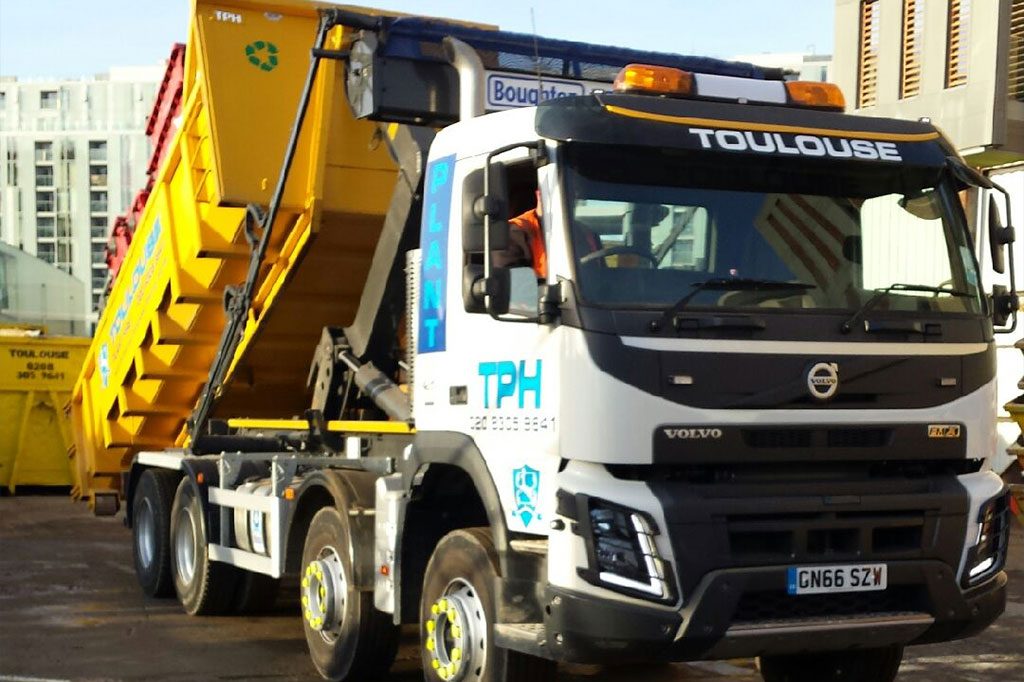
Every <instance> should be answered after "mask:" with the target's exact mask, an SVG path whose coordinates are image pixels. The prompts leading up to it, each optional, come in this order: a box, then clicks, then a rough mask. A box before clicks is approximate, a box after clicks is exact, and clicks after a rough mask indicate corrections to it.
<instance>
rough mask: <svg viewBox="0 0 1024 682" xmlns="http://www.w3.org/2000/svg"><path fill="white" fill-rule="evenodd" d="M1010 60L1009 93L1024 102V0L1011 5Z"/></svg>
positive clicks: (1015, 1) (1017, 0) (1014, 0)
mask: <svg viewBox="0 0 1024 682" xmlns="http://www.w3.org/2000/svg"><path fill="white" fill-rule="evenodd" d="M1009 62H1010V73H1009V78H1008V79H1007V87H1008V89H1009V95H1010V97H1011V98H1013V99H1015V100H1017V101H1018V102H1024V0H1013V4H1012V5H1011V7H1010V59H1009Z"/></svg>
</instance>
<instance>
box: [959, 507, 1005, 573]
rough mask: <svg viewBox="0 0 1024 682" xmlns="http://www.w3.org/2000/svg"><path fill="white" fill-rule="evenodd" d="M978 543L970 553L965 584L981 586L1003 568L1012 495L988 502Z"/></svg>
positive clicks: (978, 521)
mask: <svg viewBox="0 0 1024 682" xmlns="http://www.w3.org/2000/svg"><path fill="white" fill-rule="evenodd" d="M977 523H978V539H977V542H976V543H975V545H974V547H972V548H971V549H970V550H969V551H968V552H967V564H966V566H965V570H964V575H963V578H962V579H961V584H962V585H963V586H964V587H971V586H972V585H977V584H978V583H980V582H983V581H984V580H986V579H987V578H989V577H990V576H991V575H992V574H994V573H996V572H997V571H999V570H1000V569H1002V567H1003V563H1004V562H1005V561H1006V544H1007V540H1008V539H1009V531H1010V494H1009V493H1006V494H1003V495H999V496H997V497H994V498H992V499H991V500H989V501H988V502H986V503H985V504H984V505H983V506H982V507H981V511H980V512H979V513H978V519H977Z"/></svg>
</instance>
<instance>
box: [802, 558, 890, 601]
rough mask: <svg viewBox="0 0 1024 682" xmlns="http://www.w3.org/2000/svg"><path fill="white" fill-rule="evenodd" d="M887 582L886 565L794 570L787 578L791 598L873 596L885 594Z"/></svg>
mask: <svg viewBox="0 0 1024 682" xmlns="http://www.w3.org/2000/svg"><path fill="white" fill-rule="evenodd" d="M887 581H888V572H887V571H886V565H885V564H861V565H855V564H854V565H851V564H844V565H842V566H791V567H790V568H789V569H788V571H787V574H786V589H787V591H788V592H789V593H790V594H827V593H830V592H871V591H874V590H884V589H885V587H886V584H887Z"/></svg>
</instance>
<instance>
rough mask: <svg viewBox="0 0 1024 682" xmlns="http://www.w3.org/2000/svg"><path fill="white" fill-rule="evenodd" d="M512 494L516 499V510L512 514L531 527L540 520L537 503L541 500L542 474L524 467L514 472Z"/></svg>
mask: <svg viewBox="0 0 1024 682" xmlns="http://www.w3.org/2000/svg"><path fill="white" fill-rule="evenodd" d="M512 492H513V494H514V495H515V498H516V508H515V510H514V511H513V512H512V516H515V517H516V518H518V519H519V520H520V521H522V522H523V526H526V527H529V525H530V523H531V522H532V521H533V520H535V519H537V520H539V519H540V514H538V513H537V501H538V499H539V498H540V472H539V471H537V470H536V469H534V468H532V467H528V466H526V465H523V466H521V467H519V468H518V469H514V470H513V471H512Z"/></svg>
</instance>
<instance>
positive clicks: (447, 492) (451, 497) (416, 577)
mask: <svg viewBox="0 0 1024 682" xmlns="http://www.w3.org/2000/svg"><path fill="white" fill-rule="evenodd" d="M400 473H401V474H402V479H403V488H404V489H405V490H406V493H407V495H408V496H409V502H408V504H407V505H406V506H405V509H404V514H403V517H402V518H401V519H400V520H399V537H400V549H399V552H398V555H399V557H400V559H401V562H400V568H399V570H398V571H397V575H396V578H397V580H396V590H397V591H398V594H397V597H398V599H397V604H396V606H397V608H398V609H400V614H398V615H399V617H400V619H401V620H402V621H403V622H415V621H416V620H417V619H418V618H419V601H420V595H421V593H422V588H423V575H424V572H425V570H426V567H427V562H428V561H429V560H430V555H431V554H432V552H433V549H434V547H435V546H436V545H437V543H438V541H440V539H441V538H442V537H444V536H445V535H446V534H448V533H450V532H451V531H454V530H460V529H464V528H473V527H480V526H487V527H489V528H490V532H491V535H492V538H493V541H494V546H495V548H496V549H497V552H498V558H499V565H500V568H501V571H502V574H503V575H507V573H506V570H507V553H508V552H507V550H508V528H507V526H506V524H505V516H504V513H503V510H502V506H501V500H500V498H499V497H498V490H497V488H496V487H495V485H494V481H493V479H492V478H491V474H490V470H489V469H488V468H487V464H486V462H485V461H484V458H483V455H482V454H481V453H480V450H479V448H477V446H476V443H475V442H474V441H473V439H472V438H470V437H468V436H466V435H465V434H461V433H455V432H443V431H433V432H423V431H421V432H419V433H417V434H416V437H415V440H414V444H413V447H412V448H411V449H410V450H409V452H408V456H407V457H406V458H405V459H404V460H403V462H402V466H401V469H400Z"/></svg>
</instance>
